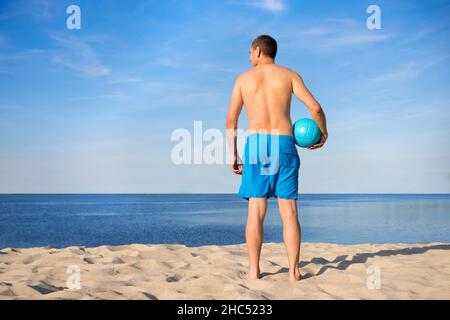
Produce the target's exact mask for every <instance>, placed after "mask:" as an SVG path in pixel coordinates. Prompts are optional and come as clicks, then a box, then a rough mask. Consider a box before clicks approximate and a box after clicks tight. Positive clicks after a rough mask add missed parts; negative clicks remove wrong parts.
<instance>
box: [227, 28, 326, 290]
mask: <svg viewBox="0 0 450 320" xmlns="http://www.w3.org/2000/svg"><path fill="white" fill-rule="evenodd" d="M276 53H277V43H276V41H275V39H273V38H272V37H270V36H267V35H261V36H259V37H257V38H256V39H255V40H254V41H253V42H252V46H251V48H250V62H251V64H252V66H253V67H252V68H251V69H249V70H247V71H245V72H244V73H242V74H241V75H239V76H238V78H237V79H236V82H235V86H234V89H233V93H232V97H231V102H230V106H229V111H228V115H227V120H226V128H227V140H228V146H229V148H230V151H231V157H230V158H231V170H232V172H234V173H235V174H238V175H242V183H241V187H240V189H239V193H238V194H239V195H240V196H241V197H243V198H245V199H247V200H249V203H248V218H247V225H246V230H245V237H246V241H247V248H248V256H249V272H248V278H249V279H259V278H260V268H259V258H260V253H261V247H262V242H263V235H264V230H263V222H264V217H265V215H266V209H267V199H268V198H270V197H272V196H273V197H276V198H277V199H278V208H279V211H280V216H281V219H282V221H283V240H284V243H285V245H286V251H287V255H288V259H289V281H298V280H300V270H299V267H298V263H299V257H300V224H299V222H298V214H297V195H298V170H299V167H300V158H299V156H298V153H297V149H296V147H295V144H294V138H293V131H292V122H291V119H290V107H291V97H292V94H294V95H295V96H296V97H297V98H298V99H300V100H301V101H302V102H303V103H304V104H305V105H306V107H307V108H308V109H309V111H310V113H311V115H312V117H313V119H314V120H315V122H316V123H317V125H318V126H319V128H320V130H321V132H322V138H321V140H320V141H319V142H318V143H317V144H315V145H313V146H311V147H309V148H308V149H310V150H313V149H317V148H320V147H322V146H323V145H324V143H325V141H326V140H327V138H328V132H327V128H326V119H325V114H324V112H323V110H322V107H321V106H320V104H319V103H318V102H317V101H316V99H314V97H313V96H312V94H311V93H310V91H309V90H308V88H307V87H306V86H305V84H304V83H303V80H302V78H301V77H300V76H299V75H298V74H297V73H296V72H295V71H293V70H291V69H289V68H286V67H282V66H279V65H276V64H275V63H274V60H275V56H276ZM243 105H245V108H246V112H247V116H248V126H249V128H248V131H247V132H248V134H249V135H248V136H247V143H246V147H245V151H244V161H243V162H242V160H241V159H240V157H239V155H238V152H237V147H236V141H237V137H236V135H237V126H238V118H239V115H240V113H241V110H242V106H243ZM261 132H262V133H261ZM273 132H275V135H274V134H273ZM267 133H269V134H267ZM274 140H276V141H277V144H275V146H276V147H274V144H271V142H270V141H274ZM252 145H253V147H251V146H252ZM255 146H256V147H255ZM271 146H272V150H270V148H271ZM264 148H266V151H267V153H266V154H267V155H269V154H278V164H279V167H278V169H277V170H276V171H275V172H274V173H273V172H272V173H271V174H266V173H264V172H263V169H264V167H265V165H264V163H263V162H262V161H261V160H260V159H259V158H258V161H257V162H251V161H250V160H249V157H252V156H251V155H252V153H258V152H260V150H261V149H264ZM256 150H258V151H256Z"/></svg>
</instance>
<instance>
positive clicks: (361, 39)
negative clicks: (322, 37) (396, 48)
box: [324, 34, 392, 47]
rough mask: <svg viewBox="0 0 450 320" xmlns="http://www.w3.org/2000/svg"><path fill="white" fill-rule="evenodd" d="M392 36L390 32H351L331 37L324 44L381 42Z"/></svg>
mask: <svg viewBox="0 0 450 320" xmlns="http://www.w3.org/2000/svg"><path fill="white" fill-rule="evenodd" d="M390 37H392V35H390V34H379V35H373V34H351V35H344V36H340V37H337V38H334V39H330V40H329V41H327V42H326V43H324V46H326V47H337V46H349V45H356V44H367V43H371V42H380V41H384V40H387V39H389V38H390Z"/></svg>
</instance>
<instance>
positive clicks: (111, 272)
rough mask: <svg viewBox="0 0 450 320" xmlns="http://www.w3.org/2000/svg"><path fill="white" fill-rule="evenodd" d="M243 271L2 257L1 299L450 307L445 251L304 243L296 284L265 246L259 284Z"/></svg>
mask: <svg viewBox="0 0 450 320" xmlns="http://www.w3.org/2000/svg"><path fill="white" fill-rule="evenodd" d="M247 266H248V262H247V251H246V245H245V244H240V245H223V246H222V245H219V246H217V245H209V246H200V247H186V246H184V245H173V244H158V245H142V244H131V245H124V246H100V247H95V248H85V247H68V248H64V249H55V248H29V249H12V248H6V249H3V250H0V299H450V244H445V243H428V244H383V245H370V244H365V245H336V244H328V243H304V244H302V252H301V264H300V266H301V272H302V275H303V280H302V281H299V282H296V283H292V282H289V281H288V274H287V271H288V270H287V268H286V266H287V256H286V254H285V247H284V244H283V243H265V244H264V245H263V249H262V256H261V271H262V277H261V279H258V280H248V279H247V278H246V276H247ZM77 268H78V270H79V271H80V273H79V274H78V273H77ZM68 279H69V281H68ZM78 280H79V281H78ZM78 283H79V285H80V288H79V289H78V288H77V287H76V284H78ZM74 284H75V287H74ZM69 287H71V288H70V289H69Z"/></svg>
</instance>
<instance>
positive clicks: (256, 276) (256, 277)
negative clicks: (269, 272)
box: [248, 269, 261, 280]
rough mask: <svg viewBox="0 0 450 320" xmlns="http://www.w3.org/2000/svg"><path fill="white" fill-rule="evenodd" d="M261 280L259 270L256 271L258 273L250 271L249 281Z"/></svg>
mask: <svg viewBox="0 0 450 320" xmlns="http://www.w3.org/2000/svg"><path fill="white" fill-rule="evenodd" d="M260 278H261V275H260V270H259V269H258V270H256V271H252V270H250V271H249V272H248V279H249V280H255V279H260Z"/></svg>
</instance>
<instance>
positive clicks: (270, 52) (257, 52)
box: [250, 34, 277, 66]
mask: <svg viewBox="0 0 450 320" xmlns="http://www.w3.org/2000/svg"><path fill="white" fill-rule="evenodd" d="M276 55H277V42H276V41H275V39H274V38H272V37H271V36H268V35H265V34H264V35H261V36H258V37H256V38H255V40H253V42H252V46H251V47H250V62H251V64H252V65H253V66H256V65H258V63H259V62H260V61H261V60H267V61H270V60H275V56H276Z"/></svg>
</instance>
